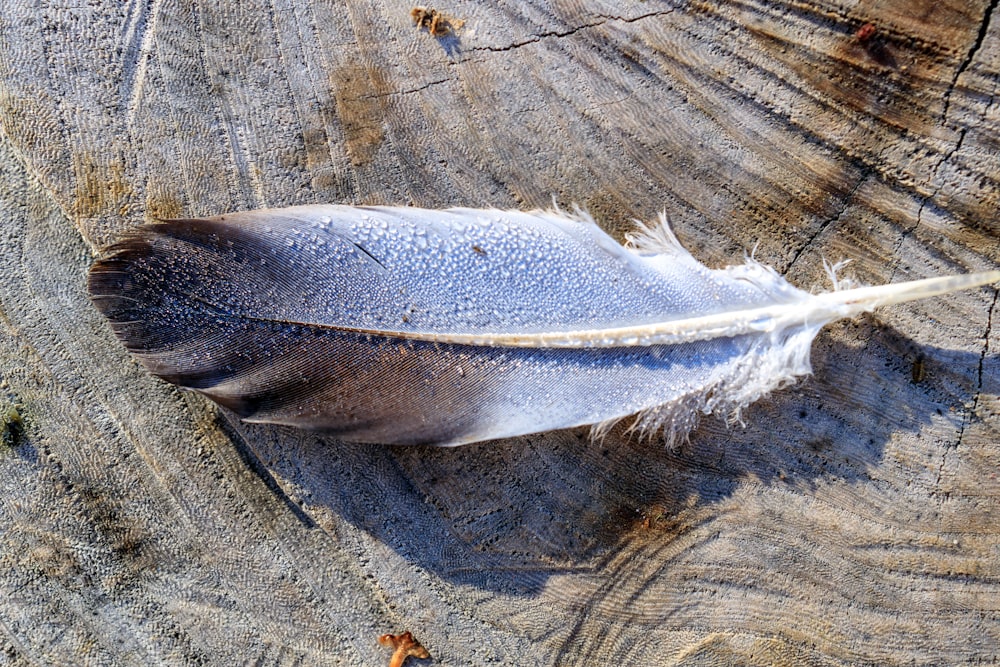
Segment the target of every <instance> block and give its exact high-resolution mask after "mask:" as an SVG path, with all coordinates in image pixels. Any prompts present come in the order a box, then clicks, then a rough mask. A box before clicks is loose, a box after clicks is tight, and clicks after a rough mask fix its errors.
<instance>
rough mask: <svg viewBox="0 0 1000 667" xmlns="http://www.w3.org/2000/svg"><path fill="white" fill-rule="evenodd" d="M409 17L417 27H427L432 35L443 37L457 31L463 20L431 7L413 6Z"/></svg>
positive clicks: (463, 23)
mask: <svg viewBox="0 0 1000 667" xmlns="http://www.w3.org/2000/svg"><path fill="white" fill-rule="evenodd" d="M410 18H412V19H413V23H414V25H416V26H417V27H418V28H427V32H429V33H430V34H431V35H433V36H434V37H444V36H445V35H448V34H454V33H455V32H456V31H458V30H459V29H460V28H461V27H462V26H463V25H465V21H464V20H462V19H456V18H453V17H451V16H448V15H447V14H443V13H441V12H439V11H438V10H436V9H434V8H432V7H414V8H413V9H411V10H410Z"/></svg>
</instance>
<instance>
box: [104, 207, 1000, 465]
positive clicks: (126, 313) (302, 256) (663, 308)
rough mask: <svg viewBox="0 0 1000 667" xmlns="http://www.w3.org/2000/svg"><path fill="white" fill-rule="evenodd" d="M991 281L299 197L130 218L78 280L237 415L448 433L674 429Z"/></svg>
mask: <svg viewBox="0 0 1000 667" xmlns="http://www.w3.org/2000/svg"><path fill="white" fill-rule="evenodd" d="M998 281H1000V271H990V272H984V273H977V274H968V275H962V276H952V277H946V278H932V279H928V280H918V281H914V282H908V283H901V284H895V285H885V286H881V287H865V288H860V289H850V290H839V291H834V292H830V293H825V294H818V295H813V294H809V293H807V292H804V291H802V290H799V289H797V288H795V287H793V286H792V285H790V284H789V283H788V282H787V281H785V280H784V279H783V278H782V277H781V276H780V275H778V274H777V273H776V272H775V271H773V270H772V269H770V268H768V267H766V266H763V265H762V264H759V263H758V262H756V261H754V260H752V259H750V260H748V261H747V262H746V263H745V264H743V265H740V266H733V267H727V268H725V269H719V270H713V269H709V268H707V267H706V266H704V265H703V264H701V263H700V262H698V261H697V260H696V259H695V258H694V257H692V256H691V255H690V254H689V253H688V252H687V251H686V250H684V249H683V248H682V247H681V245H680V244H679V243H678V242H677V239H676V238H675V237H674V235H673V234H672V232H671V231H670V229H669V227H668V225H667V224H666V221H665V220H664V219H661V220H660V224H659V225H658V226H654V227H645V226H640V228H639V232H638V233H637V234H636V235H635V236H633V237H632V238H631V239H630V247H628V248H626V247H623V246H621V245H619V244H618V243H617V242H615V241H614V240H613V239H611V238H610V237H609V236H607V235H606V234H605V233H604V232H602V231H601V230H600V228H598V227H597V225H595V224H594V223H593V221H592V220H590V218H589V217H588V216H587V215H586V214H585V213H582V212H580V211H577V212H576V213H575V214H574V215H566V214H564V213H562V212H560V211H533V212H526V213H525V212H516V211H498V210H477V209H461V208H457V209H449V210H443V211H432V210H424V209H417V208H393V207H371V208H354V207H347V206H301V207H293V208H285V209H271V210H261V211H251V212H244V213H236V214H231V215H224V216H219V217H214V218H206V219H197V220H170V221H165V222H161V223H154V224H150V225H144V226H141V227H139V228H138V229H136V230H135V231H134V232H132V233H131V234H130V235H129V236H127V237H126V238H125V239H123V240H122V241H120V242H119V243H117V244H115V245H114V246H112V247H111V248H109V249H108V251H107V253H106V255H105V256H104V257H103V258H101V259H99V260H98V261H97V262H96V263H95V264H94V266H93V268H92V269H91V272H90V278H89V288H90V292H91V295H92V298H93V301H94V303H95V304H96V305H97V307H98V308H99V309H100V311H101V312H102V313H103V314H104V315H105V316H106V317H107V318H108V319H109V320H110V321H111V324H112V327H113V328H114V331H115V333H116V334H117V335H118V337H119V338H120V339H121V340H122V341H123V342H124V343H125V345H126V347H127V348H128V349H129V350H130V351H131V352H132V353H133V354H134V355H135V356H136V357H137V358H138V359H139V360H140V361H141V362H142V363H143V364H144V365H145V366H146V367H147V368H148V369H149V370H150V371H151V372H152V373H154V374H155V375H158V376H160V377H162V378H164V379H165V380H167V381H169V382H173V383H175V384H178V385H180V386H182V387H187V388H190V389H194V390H197V391H199V392H201V393H203V394H205V395H206V396H208V397H209V398H211V399H213V400H214V401H216V402H218V403H220V404H221V405H223V406H225V407H227V408H229V409H231V410H234V411H235V412H236V413H237V414H239V415H240V416H241V417H242V418H243V419H246V420H248V421H253V422H271V423H278V424H289V425H293V426H298V427H302V428H307V429H318V430H323V431H327V432H330V433H333V434H336V435H338V436H340V437H342V438H344V439H347V440H353V441H361V442H378V443H387V444H390V443H392V444H434V445H460V444H465V443H470V442H476V441H480V440H488V439H494V438H503V437H510V436H516V435H522V434H527V433H534V432H539V431H547V430H552V429H559V428H567V427H571V426H579V425H584V424H594V425H596V428H597V429H598V430H600V429H601V428H602V427H605V426H607V425H608V424H610V423H613V422H614V421H616V420H619V419H621V418H623V417H626V416H628V415H633V414H634V415H637V419H636V421H635V426H636V427H637V428H639V429H642V430H646V431H649V430H652V431H662V432H663V434H664V435H665V436H666V437H667V439H668V440H671V441H672V440H673V439H674V438H677V437H679V436H683V435H685V434H686V433H687V432H688V431H689V430H690V429H691V428H693V427H694V426H695V424H696V423H697V419H698V416H699V415H700V414H703V413H705V414H707V413H712V412H724V413H729V414H733V413H738V411H739V410H740V409H741V408H744V407H746V406H747V405H748V404H750V403H751V402H752V401H754V400H756V399H758V398H760V397H761V396H763V395H764V394H766V393H768V392H769V391H771V390H773V389H775V388H776V387H780V386H782V385H784V384H786V383H788V382H790V381H791V380H793V379H794V378H795V377H796V376H799V375H802V374H804V373H808V372H809V370H810V367H809V348H810V345H811V343H812V340H813V338H814V336H815V335H816V333H817V332H818V330H819V329H820V328H821V327H822V326H823V325H824V324H826V323H827V322H830V321H832V320H835V319H839V318H842V317H851V316H853V315H856V314H858V313H861V312H863V311H866V310H871V309H872V308H875V307H876V306H879V305H886V304H891V303H899V302H902V301H908V300H911V299H919V298H924V297H929V296H934V295H938V294H946V293H948V292H952V291H955V290H961V289H967V288H971V287H975V286H978V285H984V284H988V283H994V282H998Z"/></svg>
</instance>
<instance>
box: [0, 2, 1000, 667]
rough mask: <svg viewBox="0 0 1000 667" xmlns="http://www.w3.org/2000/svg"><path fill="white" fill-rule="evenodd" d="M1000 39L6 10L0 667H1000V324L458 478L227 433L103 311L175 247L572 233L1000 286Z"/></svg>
mask: <svg viewBox="0 0 1000 667" xmlns="http://www.w3.org/2000/svg"><path fill="white" fill-rule="evenodd" d="M997 4H998V2H997V0H969V1H967V0H934V1H928V0H878V1H876V0H857V1H855V0H852V1H850V2H848V1H846V0H822V1H815V2H814V1H809V2H791V1H789V0H775V1H767V2H765V1H763V0H747V1H745V2H735V1H728V0H720V1H718V2H682V1H680V0H645V1H641V0H622V1H620V2H612V1H610V0H608V1H603V2H602V1H600V0H586V1H575V0H551V1H550V2H531V1H528V2H502V3H494V2H488V3H480V2H471V1H463V0H454V1H453V2H449V3H447V4H441V5H437V8H438V9H439V10H441V11H443V12H445V13H447V14H449V15H451V16H453V17H456V18H460V19H464V21H465V24H464V25H463V26H462V27H461V29H460V30H459V31H458V32H457V33H456V34H454V35H446V36H444V37H440V38H436V37H433V36H431V35H430V34H428V32H427V31H426V30H423V31H421V30H418V29H416V28H415V27H414V26H413V25H412V23H411V18H410V9H411V7H412V5H409V4H406V3H403V2H397V1H394V0H344V1H343V2H339V1H334V0H314V1H310V2H306V1H304V0H270V1H267V2H261V1H260V0H213V1H212V2H207V1H206V2H200V3H199V2H191V1H190V0H128V1H123V2H116V1H112V0H94V1H93V2H73V3H70V2H61V1H58V0H56V1H54V2H51V3H42V2H29V1H28V0H12V1H9V2H4V3H0V251H2V260H0V372H2V386H0V403H2V405H0V413H2V414H3V415H4V424H5V426H4V432H3V440H2V443H0V526H2V527H0V663H2V664H11V665H43V664H88V665H147V664H212V665H233V664H256V665H285V664H289V665H290V664H296V665H384V664H386V663H387V661H388V657H389V652H388V651H387V650H386V649H385V648H383V647H381V646H379V645H378V643H377V638H378V636H379V635H381V634H383V633H388V632H393V633H399V632H402V631H404V630H409V631H412V632H413V634H414V635H415V636H416V638H417V639H418V640H419V641H420V642H421V643H423V644H424V646H426V647H427V649H428V650H429V652H430V654H431V655H432V658H431V659H430V660H424V661H416V662H414V661H412V659H411V662H410V663H408V664H422V665H429V664H434V665H485V664H510V665H536V664H537V665H575V664H579V665H604V664H633V665H642V664H684V665H699V664H747V665H771V664H779V665H801V664H813V665H846V664H877V665H942V664H995V663H996V662H997V661H998V660H1000V523H998V522H1000V482H998V479H997V477H998V474H1000V444H998V440H1000V400H998V393H1000V374H998V370H1000V357H998V355H997V350H998V349H1000V327H997V326H994V325H993V322H994V317H995V312H996V303H997V293H996V291H995V290H986V289H983V290H978V291H974V292H969V293H966V294H960V295H956V296H954V297H949V298H947V299H938V300H934V301H928V302H924V303H917V304H912V305H906V306H899V307H893V308H887V309H884V310H881V311H878V312H877V313H875V314H874V315H872V316H867V317H863V318H860V319H857V320H855V321H849V322H840V323H836V324H834V325H831V326H829V327H827V329H825V330H824V332H823V333H822V334H821V335H820V337H819V338H818V340H817V341H816V343H815V345H814V353H813V364H814V371H815V374H814V376H813V377H811V378H809V379H807V380H805V381H803V382H801V383H799V384H797V385H795V386H793V387H790V388H788V389H785V390H783V391H780V392H777V393H775V394H774V395H772V396H771V397H770V398H768V399H766V400H764V401H762V402H760V403H759V404H757V405H755V406H753V407H752V408H751V409H749V410H747V411H746V412H745V414H744V415H743V419H744V420H745V424H746V425H745V426H740V425H739V424H736V425H732V426H727V425H726V424H724V423H721V422H719V421H718V420H716V419H714V418H708V419H705V420H703V423H702V426H701V427H700V428H699V429H698V430H697V432H695V433H694V434H693V435H692V437H691V439H690V442H689V443H687V444H685V445H683V446H682V447H680V448H679V449H677V450H674V451H670V450H667V449H666V448H664V446H663V445H662V444H661V443H659V442H655V441H654V442H649V441H639V440H637V439H635V438H634V437H631V436H629V435H627V434H626V433H625V432H624V429H618V430H616V431H614V432H613V433H612V434H611V435H609V436H608V437H607V438H605V439H603V440H601V441H596V442H595V441H591V440H590V439H589V438H588V434H587V432H586V430H573V431H566V432H556V433H549V434H544V435H538V436H531V437H526V438H521V439H517V440H510V441H502V442H493V443H486V444H482V445H475V446H468V447H464V448H460V449H451V450H436V449H429V448H419V447H415V448H389V447H381V446H368V445H365V446H359V445H351V444H345V443H341V442H336V441H332V440H329V439H324V438H322V437H317V436H316V435H312V434H307V433H301V432H297V431H294V430H291V429H285V428H276V427H267V426H251V425H246V424H242V423H240V422H238V421H237V420H235V419H234V418H233V417H232V416H231V415H228V414H226V413H225V412H223V411H220V410H219V409H217V408H216V407H215V406H213V405H212V404H210V403H209V402H208V401H206V400H204V399H202V398H200V397H198V396H195V395H191V394H185V393H182V392H179V391H177V390H176V389H174V388H172V387H170V386H168V385H166V384H164V383H163V382H160V381H157V380H155V379H154V378H152V377H150V376H149V375H148V374H146V373H145V372H143V370H142V369H141V368H140V367H139V366H138V365H137V364H136V363H134V362H133V361H132V360H131V359H130V358H129V356H128V355H127V354H126V352H125V350H124V349H123V348H122V347H121V346H120V345H119V344H118V343H117V341H116V340H115V339H114V338H113V336H112V334H111V330H110V328H109V327H108V326H107V324H106V323H105V322H103V321H102V319H101V318H100V317H99V315H98V313H97V312H96V310H95V309H94V308H93V307H92V306H91V305H90V303H89V301H88V298H87V295H86V292H85V275H86V271H87V268H88V266H89V265H90V263H91V261H92V259H93V257H94V256H95V255H96V254H97V253H98V252H99V250H100V248H102V247H104V246H105V245H107V244H108V243H110V242H112V241H113V240H114V239H116V238H117V237H118V236H119V235H121V234H122V233H123V232H124V231H125V230H127V229H128V228H129V227H131V226H133V225H136V224H139V223H141V222H143V221H145V220H150V219H153V218H157V217H161V218H162V217H171V216H180V215H184V216H196V215H209V214H218V213H224V212H227V211H231V210H236V209H247V208H257V207H264V206H282V205H292V204H299V203H310V202H339V203H356V204H361V203H379V204H407V203H413V204H416V205H420V206H426V207H441V206H448V205H465V206H496V207H509V208H532V207H538V206H546V205H547V204H549V202H550V201H551V200H552V198H553V197H554V198H555V199H556V200H557V201H558V202H559V203H560V204H570V203H572V202H576V203H578V204H580V205H581V206H583V207H586V208H587V209H589V210H590V212H591V213H592V214H593V215H594V216H595V217H596V218H597V219H598V220H599V221H600V222H601V224H603V225H605V226H606V228H608V229H609V230H611V231H612V232H613V233H615V234H617V235H619V237H620V235H621V234H622V233H623V232H624V231H626V230H627V229H628V225H629V220H630V219H632V218H641V219H651V218H653V216H655V215H656V214H657V213H658V212H659V211H661V210H666V212H667V214H668V215H669V216H670V218H671V219H672V221H673V224H674V227H675V229H676V231H677V233H678V235H679V237H680V238H681V239H682V241H683V242H684V243H685V244H686V245H687V246H688V247H689V248H690V249H691V250H692V251H693V253H694V254H695V255H696V256H697V257H699V258H700V259H702V260H703V261H705V262H706V263H708V264H710V265H714V266H718V265H723V264H726V263H729V262H734V261H740V260H741V258H742V254H743V253H744V252H745V251H746V250H748V249H751V248H753V247H754V246H756V256H757V257H758V258H759V259H761V260H762V261H764V262H765V263H768V264H771V265H773V266H775V267H776V268H777V269H778V270H779V271H781V272H783V273H784V274H786V275H787V276H788V277H789V279H790V280H791V281H792V282H793V283H795V284H797V285H799V286H802V287H805V288H816V289H819V288H822V287H825V286H826V285H827V284H828V283H827V280H826V277H825V274H824V272H823V267H822V260H823V258H827V259H830V260H839V259H844V258H849V259H851V260H853V263H852V264H851V265H850V267H849V268H848V269H847V271H848V273H849V274H851V275H853V276H854V277H856V278H857V279H858V280H860V281H863V282H868V283H872V284H874V283H881V282H890V281H900V280H904V279H909V278H918V277H924V276H932V275H938V274H943V273H947V272H964V271H971V270H982V269H988V268H997V266H998V262H1000V236H998V225H997V219H996V211H997V208H998V203H1000V172H998V165H1000V162H998V158H1000V98H998V95H997V94H998V88H1000V14H998V12H997ZM867 23H871V24H872V27H871V28H864V26H865V24H867ZM859 31H861V32H860V34H859ZM872 32H873V34H870V33H872Z"/></svg>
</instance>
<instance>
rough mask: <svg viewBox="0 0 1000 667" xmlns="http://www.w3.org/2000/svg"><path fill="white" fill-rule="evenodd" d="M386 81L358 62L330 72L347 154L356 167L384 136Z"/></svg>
mask: <svg viewBox="0 0 1000 667" xmlns="http://www.w3.org/2000/svg"><path fill="white" fill-rule="evenodd" d="M385 81H386V80H385V76H384V75H383V74H382V73H381V72H379V71H377V70H369V69H368V68H366V67H364V66H362V65H358V64H348V65H345V66H343V67H340V68H339V69H337V70H335V71H334V72H333V74H332V75H331V86H332V88H333V96H334V101H335V104H336V112H337V116H338V117H339V118H340V123H341V127H342V128H343V132H344V140H345V141H346V142H347V155H348V156H349V157H350V159H351V164H352V165H354V166H355V167H358V166H362V165H366V164H370V163H371V162H372V161H373V160H374V159H375V155H376V153H377V152H378V149H379V147H380V146H381V145H382V142H383V141H384V140H385V129H384V128H383V120H384V118H385V111H386V97H385V96H386V94H387V91H386V90H385V89H386V87H387V86H386V84H385ZM307 148H308V147H307Z"/></svg>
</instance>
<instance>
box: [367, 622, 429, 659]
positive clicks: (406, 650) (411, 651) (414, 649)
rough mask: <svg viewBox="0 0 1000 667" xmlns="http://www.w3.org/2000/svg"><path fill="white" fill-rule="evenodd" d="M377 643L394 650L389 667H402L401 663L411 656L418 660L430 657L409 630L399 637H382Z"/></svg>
mask: <svg viewBox="0 0 1000 667" xmlns="http://www.w3.org/2000/svg"><path fill="white" fill-rule="evenodd" d="M378 643H379V644H381V645H382V646H388V647H389V648H392V649H395V652H394V653H393V654H392V658H390V659H389V667H403V663H404V662H406V659H407V658H409V657H411V656H412V657H414V658H418V659H420V660H424V659H427V658H429V657H431V654H430V653H428V652H427V649H425V648H424V647H423V646H421V645H420V642H418V641H417V640H416V639H414V638H413V633H411V632H410V631H409V630H407V631H406V632H404V633H403V634H401V635H382V636H381V637H379V638H378Z"/></svg>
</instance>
